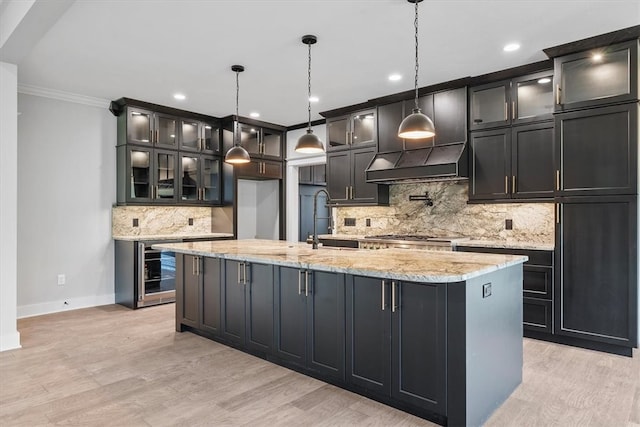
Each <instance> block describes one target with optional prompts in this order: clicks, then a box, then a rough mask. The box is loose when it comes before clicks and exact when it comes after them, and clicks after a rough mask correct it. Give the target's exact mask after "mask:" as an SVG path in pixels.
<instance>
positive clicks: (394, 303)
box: [391, 280, 398, 313]
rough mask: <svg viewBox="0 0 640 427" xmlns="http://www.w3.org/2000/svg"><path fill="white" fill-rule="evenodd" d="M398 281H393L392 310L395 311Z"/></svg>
mask: <svg viewBox="0 0 640 427" xmlns="http://www.w3.org/2000/svg"><path fill="white" fill-rule="evenodd" d="M397 308H398V307H397V306H396V282H395V280H392V281H391V312H392V313H395V312H396V309H397Z"/></svg>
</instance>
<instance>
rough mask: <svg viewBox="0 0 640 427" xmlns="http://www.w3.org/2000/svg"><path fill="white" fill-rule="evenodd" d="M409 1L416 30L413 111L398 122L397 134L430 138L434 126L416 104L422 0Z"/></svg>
mask: <svg viewBox="0 0 640 427" xmlns="http://www.w3.org/2000/svg"><path fill="white" fill-rule="evenodd" d="M407 1H408V2H409V3H414V4H415V9H416V12H415V16H416V17H415V20H414V26H415V30H416V33H415V34H416V35H415V40H416V77H415V92H416V94H415V105H414V108H413V112H412V113H411V114H410V115H408V116H407V117H405V118H404V120H403V121H402V123H400V128H398V136H399V137H400V138H406V139H422V138H430V137H432V136H434V135H435V134H436V129H435V126H434V125H433V121H431V119H430V118H429V117H427V116H426V115H425V114H422V111H421V110H420V107H419V106H418V66H419V62H418V3H420V2H421V1H422V0H407Z"/></svg>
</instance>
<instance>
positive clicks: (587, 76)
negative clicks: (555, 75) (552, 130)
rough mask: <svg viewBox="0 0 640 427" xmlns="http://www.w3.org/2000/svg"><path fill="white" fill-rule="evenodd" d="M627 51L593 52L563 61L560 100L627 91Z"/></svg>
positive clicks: (606, 96) (564, 101)
mask: <svg viewBox="0 0 640 427" xmlns="http://www.w3.org/2000/svg"><path fill="white" fill-rule="evenodd" d="M629 62H630V61H629V51H628V50H626V49H625V50H620V51H617V52H609V53H607V52H596V53H595V54H594V55H593V56H590V57H588V58H581V59H578V60H575V61H570V62H566V63H564V64H562V82H561V84H562V103H564V104H569V103H572V102H580V101H587V100H594V99H601V98H608V97H611V96H617V95H624V94H627V93H629V91H630V88H629V86H630V84H629V67H630V64H629Z"/></svg>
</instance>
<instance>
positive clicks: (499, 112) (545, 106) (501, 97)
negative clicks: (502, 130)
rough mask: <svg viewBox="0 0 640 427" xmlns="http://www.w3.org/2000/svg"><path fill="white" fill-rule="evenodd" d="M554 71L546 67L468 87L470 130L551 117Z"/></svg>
mask: <svg viewBox="0 0 640 427" xmlns="http://www.w3.org/2000/svg"><path fill="white" fill-rule="evenodd" d="M552 79H553V73H552V71H545V72H540V73H536V74H529V75H527V76H523V77H519V78H516V79H511V80H503V81H500V82H496V83H489V84H485V85H481V86H476V87H473V88H471V89H470V90H469V103H470V114H471V115H470V118H469V121H470V123H469V128H470V129H471V130H479V129H489V128H495V127H502V126H510V125H515V124H520V123H530V122H536V121H542V120H548V119H551V115H552V113H553V85H552Z"/></svg>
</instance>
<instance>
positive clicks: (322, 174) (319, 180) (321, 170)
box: [311, 164, 327, 185]
mask: <svg viewBox="0 0 640 427" xmlns="http://www.w3.org/2000/svg"><path fill="white" fill-rule="evenodd" d="M311 179H312V180H313V184H314V185H327V165H326V164H324V165H313V166H312V172H311Z"/></svg>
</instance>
